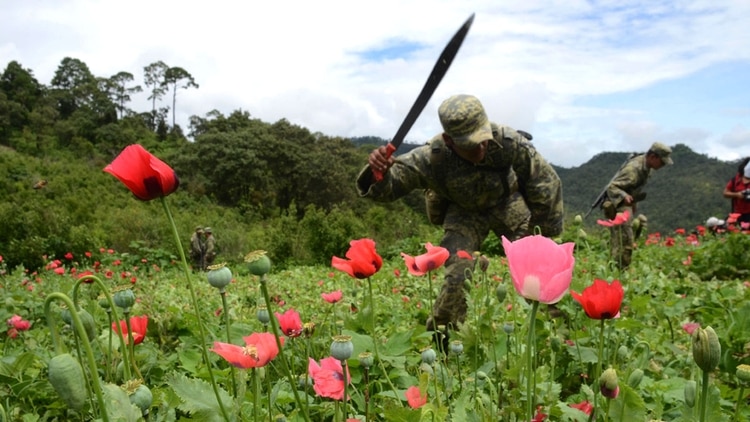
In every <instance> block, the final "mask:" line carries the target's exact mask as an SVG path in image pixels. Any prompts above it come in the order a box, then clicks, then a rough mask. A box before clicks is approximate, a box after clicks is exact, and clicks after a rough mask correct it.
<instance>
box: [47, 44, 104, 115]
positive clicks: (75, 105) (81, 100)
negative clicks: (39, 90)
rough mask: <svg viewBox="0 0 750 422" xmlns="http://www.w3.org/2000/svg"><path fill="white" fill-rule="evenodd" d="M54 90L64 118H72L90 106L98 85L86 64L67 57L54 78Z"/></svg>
mask: <svg viewBox="0 0 750 422" xmlns="http://www.w3.org/2000/svg"><path fill="white" fill-rule="evenodd" d="M52 88H53V93H54V95H55V97H56V98H57V106H58V110H59V111H60V116H61V117H62V118H64V119H65V118H68V117H70V116H71V115H72V114H73V112H74V111H76V110H78V109H79V108H81V107H82V106H84V105H90V104H91V103H92V102H93V101H94V97H95V94H96V92H97V91H99V89H98V83H97V80H96V78H95V77H94V75H93V74H92V73H91V71H90V70H89V67H88V66H87V65H86V63H84V62H82V61H80V60H78V59H73V58H70V57H66V58H64V59H63V60H62V62H60V66H58V67H57V70H56V71H55V76H54V77H53V78H52Z"/></svg>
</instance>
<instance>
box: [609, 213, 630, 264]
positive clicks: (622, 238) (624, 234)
mask: <svg viewBox="0 0 750 422" xmlns="http://www.w3.org/2000/svg"><path fill="white" fill-rule="evenodd" d="M626 209H627V210H628V212H629V213H630V214H631V215H633V209H632V208H630V207H625V208H623V209H618V210H617V212H618V213H621V212H623V211H624V210H626ZM609 236H610V240H609V245H610V246H609V252H610V257H611V258H612V260H614V262H615V265H617V266H618V267H620V269H625V268H628V267H629V266H630V263H631V261H632V258H633V242H634V240H635V236H633V219H632V218H630V219H628V221H626V222H624V223H622V224H620V225H619V226H613V227H610V228H609Z"/></svg>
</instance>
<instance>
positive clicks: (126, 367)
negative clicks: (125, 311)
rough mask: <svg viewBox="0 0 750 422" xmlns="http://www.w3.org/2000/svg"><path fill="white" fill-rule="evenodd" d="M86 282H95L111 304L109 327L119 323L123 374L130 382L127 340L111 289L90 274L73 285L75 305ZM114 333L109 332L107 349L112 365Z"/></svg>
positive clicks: (108, 312)
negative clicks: (121, 327)
mask: <svg viewBox="0 0 750 422" xmlns="http://www.w3.org/2000/svg"><path fill="white" fill-rule="evenodd" d="M86 282H93V284H95V285H96V286H97V287H99V290H101V291H102V294H103V295H104V297H105V298H106V299H107V303H109V307H108V308H107V315H108V316H109V325H108V326H109V327H112V322H113V319H114V321H117V328H118V333H119V334H118V335H117V338H118V339H120V350H122V351H123V353H122V360H123V363H122V366H123V374H124V377H125V379H126V380H129V379H130V363H129V359H128V355H127V353H125V350H126V346H125V338H124V335H123V333H120V331H122V330H121V329H120V320H119V319H118V317H117V311H116V309H117V307H116V306H115V301H114V300H113V299H112V295H111V294H110V293H109V289H108V288H107V286H105V285H104V282H102V281H101V280H100V279H99V278H98V277H96V276H94V275H90V274H89V275H85V276H83V277H81V278H79V279H78V280H77V281H76V283H75V284H74V285H73V303H74V304H75V303H78V300H77V297H78V290H79V288H80V286H81V285H82V283H86ZM113 312H114V318H113V316H112V313H113ZM112 331H114V330H110V331H109V349H107V351H108V353H109V356H110V362H108V363H111V362H112V361H113V359H112V358H111V357H112ZM128 331H130V329H128ZM107 368H108V369H107V372H109V365H107Z"/></svg>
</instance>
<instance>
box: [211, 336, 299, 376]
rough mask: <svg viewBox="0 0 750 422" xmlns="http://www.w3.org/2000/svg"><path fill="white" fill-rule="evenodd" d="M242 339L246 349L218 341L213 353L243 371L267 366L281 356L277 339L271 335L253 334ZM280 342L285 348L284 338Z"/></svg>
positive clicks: (215, 343)
mask: <svg viewBox="0 0 750 422" xmlns="http://www.w3.org/2000/svg"><path fill="white" fill-rule="evenodd" d="M242 339H243V340H245V347H242V346H236V345H234V344H229V343H221V342H218V341H217V342H214V347H213V348H212V349H211V351H212V352H214V353H216V354H218V355H219V356H221V357H223V358H224V359H226V360H227V362H229V363H230V364H232V365H234V366H236V367H237V368H242V369H248V368H260V367H262V366H266V365H267V364H268V362H270V361H272V360H273V359H274V358H276V356H277V355H278V354H279V347H278V345H277V344H276V338H275V337H274V335H273V334H271V333H253V334H250V335H249V336H247V337H243V338H242ZM279 340H280V341H281V344H282V346H283V345H284V338H283V337H282V338H280V339H279Z"/></svg>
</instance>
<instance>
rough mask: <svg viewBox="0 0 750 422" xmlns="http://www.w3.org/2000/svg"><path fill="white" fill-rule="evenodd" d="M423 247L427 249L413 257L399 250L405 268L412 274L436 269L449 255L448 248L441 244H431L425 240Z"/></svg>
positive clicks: (423, 273)
mask: <svg viewBox="0 0 750 422" xmlns="http://www.w3.org/2000/svg"><path fill="white" fill-rule="evenodd" d="M424 247H425V249H427V253H424V254H422V255H418V256H414V257H413V256H411V255H407V254H405V253H403V252H401V257H403V258H404V262H405V263H406V268H407V269H408V270H409V272H410V273H411V274H412V275H415V276H423V275H425V274H427V272H428V271H433V270H436V269H438V268H440V267H442V266H443V264H445V261H447V260H448V258H449V257H450V252H448V249H446V248H444V247H442V246H432V243H430V242H427V243H426V244H425V245H424Z"/></svg>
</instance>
